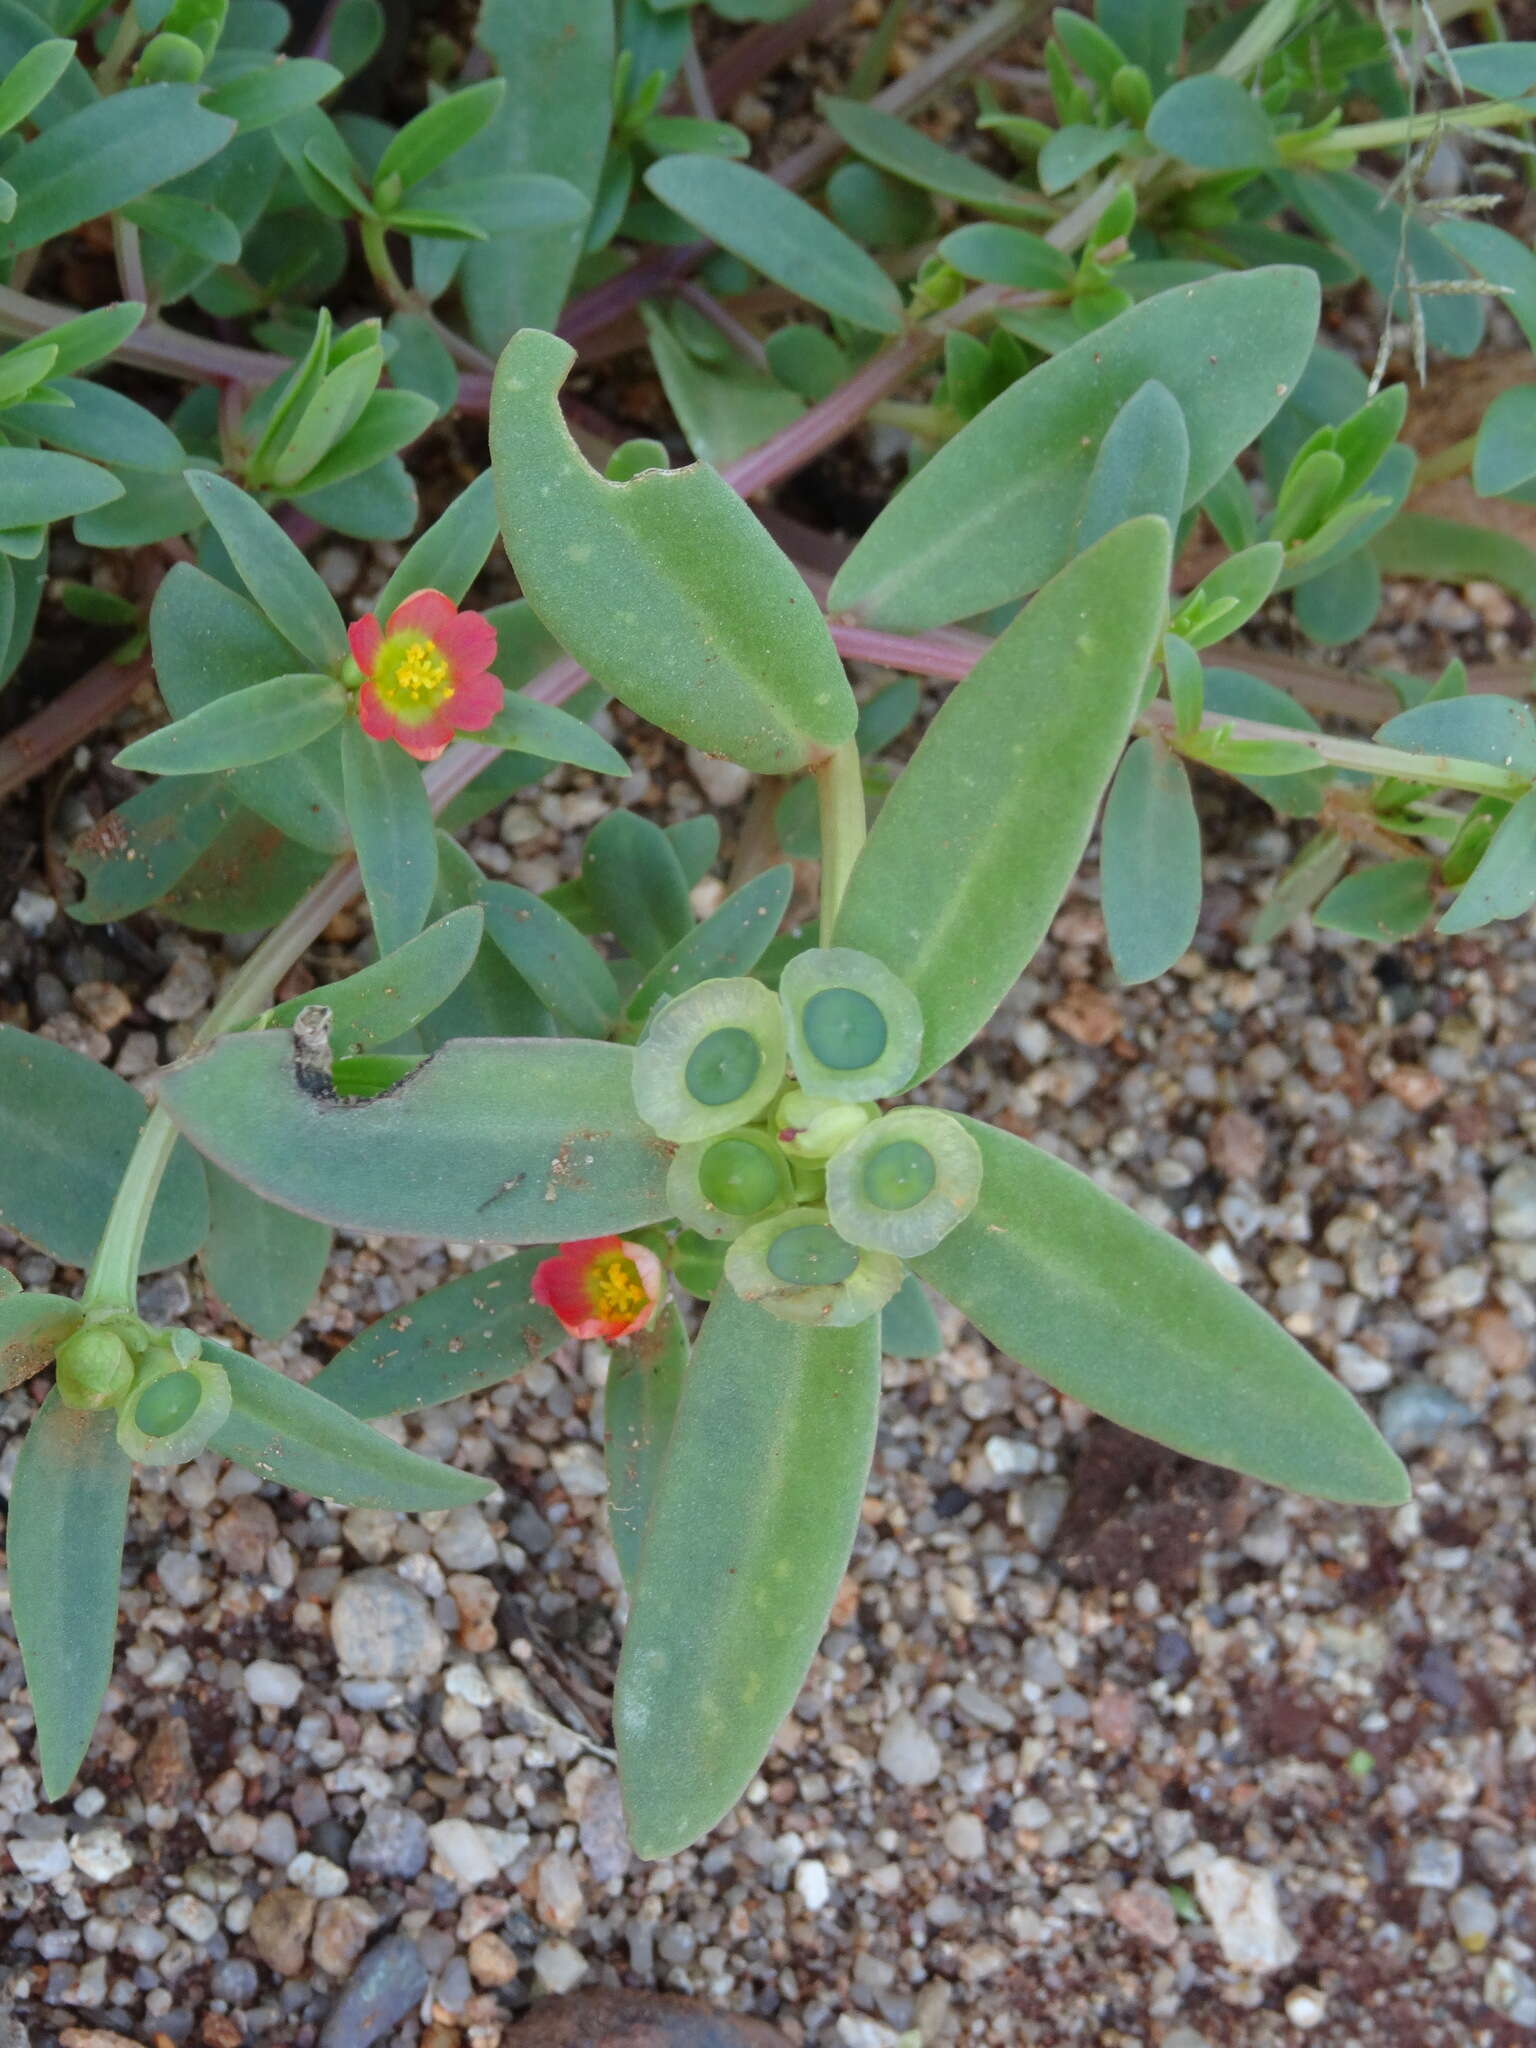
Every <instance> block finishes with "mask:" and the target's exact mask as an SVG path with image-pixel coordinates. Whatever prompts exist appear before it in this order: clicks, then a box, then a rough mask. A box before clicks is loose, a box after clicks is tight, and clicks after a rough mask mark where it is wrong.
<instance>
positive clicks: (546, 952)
mask: <svg viewBox="0 0 1536 2048" xmlns="http://www.w3.org/2000/svg"><path fill="white" fill-rule="evenodd" d="M480 900H481V902H482V903H483V904H484V905H485V929H486V932H487V934H488V935H489V936H490V938H491V939H493V940H494V941H495V943H496V944H497V945H498V946H499V947H500V948H501V950H502V952H503V953H505V954H506V956H507V958H508V960H510V961H511V963H512V965H513V966H514V967H515V968H516V969H517V971H518V973H519V974H520V975H521V976H522V977H523V979H524V981H526V982H527V984H528V986H529V987H530V988H531V989H532V990H533V992H534V994H535V995H536V996H537V997H538V999H539V1001H540V1002H541V1003H542V1004H543V1005H544V1007H545V1009H546V1010H548V1011H549V1012H550V1014H551V1015H552V1016H553V1017H555V1018H556V1019H557V1021H558V1022H560V1023H561V1024H563V1025H564V1026H565V1028H566V1029H567V1030H568V1031H569V1032H571V1033H572V1034H573V1035H574V1036H575V1037H578V1038H606V1037H607V1036H608V1033H609V1031H610V1030H611V1029H612V1027H613V1020H614V1018H615V1017H617V1015H618V1014H619V991H618V989H617V987H616V986H615V984H614V979H613V974H612V972H611V970H610V968H609V966H608V963H607V961H606V960H604V959H603V957H602V955H601V954H600V953H599V952H598V951H597V949H596V948H595V947H594V946H593V944H592V942H591V941H590V939H585V938H583V937H582V935H581V933H580V932H579V931H577V929H576V927H575V926H574V925H573V924H572V923H570V921H569V920H568V919H567V918H564V917H562V916H561V915H560V913H559V911H558V910H556V909H555V908H554V906H553V905H552V904H549V903H546V902H544V901H543V899H542V898H541V897H538V896H535V895H533V894H531V893H530V891H529V890H527V889H519V888H518V887H517V886H516V885H515V884H514V883H512V882H487V883H486V884H485V885H484V887H483V888H482V889H481V891H480Z"/></svg>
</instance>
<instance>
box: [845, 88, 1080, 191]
mask: <svg viewBox="0 0 1536 2048" xmlns="http://www.w3.org/2000/svg"><path fill="white" fill-rule="evenodd" d="M821 111H822V113H823V114H824V115H825V116H826V118H827V120H828V121H830V122H831V124H832V126H833V127H834V128H835V129H836V130H837V132H838V134H839V135H841V137H842V138H843V140H844V142H846V143H847V145H848V147H849V148H850V149H852V150H856V151H857V152H858V154H859V155H860V156H861V157H863V158H864V160H865V162H866V163H871V164H874V165H876V166H877V168H878V169H880V170H882V171H889V172H890V174H891V176H892V177H893V178H903V179H905V180H906V182H907V183H908V184H909V185H917V186H920V187H921V188H922V189H923V190H924V191H926V192H938V193H940V194H942V195H943V197H944V198H946V199H958V200H959V201H960V203H961V205H962V206H970V207H973V208H974V209H975V210H976V211H977V212H978V213H1002V214H1020V213H1027V214H1031V215H1036V216H1038V215H1042V214H1044V213H1045V212H1046V211H1047V209H1046V208H1045V207H1044V206H1042V205H1041V203H1040V202H1039V200H1038V199H1036V198H1035V196H1034V195H1033V194H1032V193H1029V192H1024V191H1021V190H1020V189H1019V187H1018V186H1016V185H1010V184H1009V183H1008V181H1007V179H1006V178H1000V177H998V175H997V173H996V172H995V171H989V170H988V169H987V168H986V166H985V165H984V164H978V163H976V162H975V161H974V160H973V159H972V158H971V157H968V156H965V155H962V154H961V152H960V151H959V150H954V149H945V148H944V146H943V145H942V143H938V142H935V141H933V140H932V138H931V137H929V136H927V135H924V134H923V133H922V132H921V130H920V129H917V128H913V127H910V126H909V125H908V124H907V122H905V121H899V120H897V118H896V116H895V115H894V114H887V113H885V112H883V111H882V110H881V109H880V108H879V107H872V106H870V105H869V104H868V102H867V101H864V100H848V99H838V98H835V97H828V98H825V99H823V100H822V102H821Z"/></svg>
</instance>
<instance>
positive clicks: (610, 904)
mask: <svg viewBox="0 0 1536 2048" xmlns="http://www.w3.org/2000/svg"><path fill="white" fill-rule="evenodd" d="M581 880H582V886H583V887H584V889H585V891H586V894H587V897H588V899H589V900H590V902H591V904H592V909H593V912H594V914H595V915H596V917H597V919H598V925H597V929H598V930H599V931H607V932H612V933H613V936H614V937H615V938H616V939H617V940H618V942H619V944H620V945H621V946H622V947H623V948H624V950H625V951H626V952H627V953H632V954H633V955H634V956H635V958H636V959H637V960H638V961H640V962H641V963H642V965H644V966H646V967H654V966H655V964H656V962H657V961H658V960H660V959H661V958H662V957H663V956H664V955H665V954H667V953H670V952H671V950H672V948H673V947H674V946H679V945H681V944H682V942H683V941H684V940H685V939H686V938H687V936H688V934H689V933H690V932H691V931H692V930H693V907H692V905H691V904H690V903H689V901H688V878H687V876H686V875H685V874H684V872H683V868H682V863H681V862H680V861H679V859H678V857H677V853H676V851H675V849H674V848H673V846H672V843H671V841H670V840H669V839H668V838H667V836H666V834H665V833H664V832H663V831H662V830H661V828H660V827H659V826H657V825H653V824H652V823H651V821H650V819H649V818H641V817H637V816H636V814H635V813H634V812H633V811H610V812H609V813H608V815H607V817H606V818H602V819H600V820H599V821H598V823H597V824H596V825H595V826H594V827H593V829H592V831H591V832H590V833H589V834H588V835H587V843H586V845H585V847H583V849H582V855H581Z"/></svg>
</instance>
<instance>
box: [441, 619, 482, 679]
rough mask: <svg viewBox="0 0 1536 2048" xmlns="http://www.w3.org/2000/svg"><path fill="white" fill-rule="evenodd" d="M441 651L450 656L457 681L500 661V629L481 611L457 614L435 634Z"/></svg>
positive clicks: (450, 663) (449, 660) (449, 659)
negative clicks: (497, 634) (497, 640)
mask: <svg viewBox="0 0 1536 2048" xmlns="http://www.w3.org/2000/svg"><path fill="white" fill-rule="evenodd" d="M432 638H433V640H434V641H435V642H436V643H437V647H438V651H439V652H440V653H442V654H446V655H447V657H448V665H449V667H450V668H451V669H452V670H453V675H454V680H455V681H456V682H457V681H458V680H459V679H460V678H461V677H467V676H472V675H473V674H474V673H475V671H476V669H482V668H489V667H490V665H491V663H492V662H493V661H494V660H495V659H496V628H495V627H494V626H493V625H492V624H491V622H490V620H489V619H487V618H482V617H481V615H480V613H479V612H455V614H454V616H453V617H452V618H451V619H448V620H445V621H444V623H443V624H442V625H440V626H438V627H435V628H434V630H433V633H432Z"/></svg>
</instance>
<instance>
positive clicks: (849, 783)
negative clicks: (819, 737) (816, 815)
mask: <svg viewBox="0 0 1536 2048" xmlns="http://www.w3.org/2000/svg"><path fill="white" fill-rule="evenodd" d="M812 772H813V773H814V775H815V777H816V798H817V804H818V806H819V809H820V813H821V943H822V944H823V945H824V946H830V945H831V943H832V933H833V928H834V926H835V925H836V923H837V913H838V911H839V910H840V909H841V907H842V901H843V892H844V890H845V889H846V888H847V887H848V877H849V875H850V874H852V872H853V864H854V862H855V861H856V860H857V859H858V857H859V849H860V847H862V846H863V844H864V833H865V810H864V766H863V763H862V762H861V761H860V759H859V749H858V746H857V744H856V742H855V741H853V740H845V741H844V742H843V744H842V745H841V746H840V747H839V748H838V750H837V752H836V753H835V754H828V756H827V758H826V759H825V760H824V761H819V762H818V763H817V764H816V767H815V769H814V770H813V771H812Z"/></svg>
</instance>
